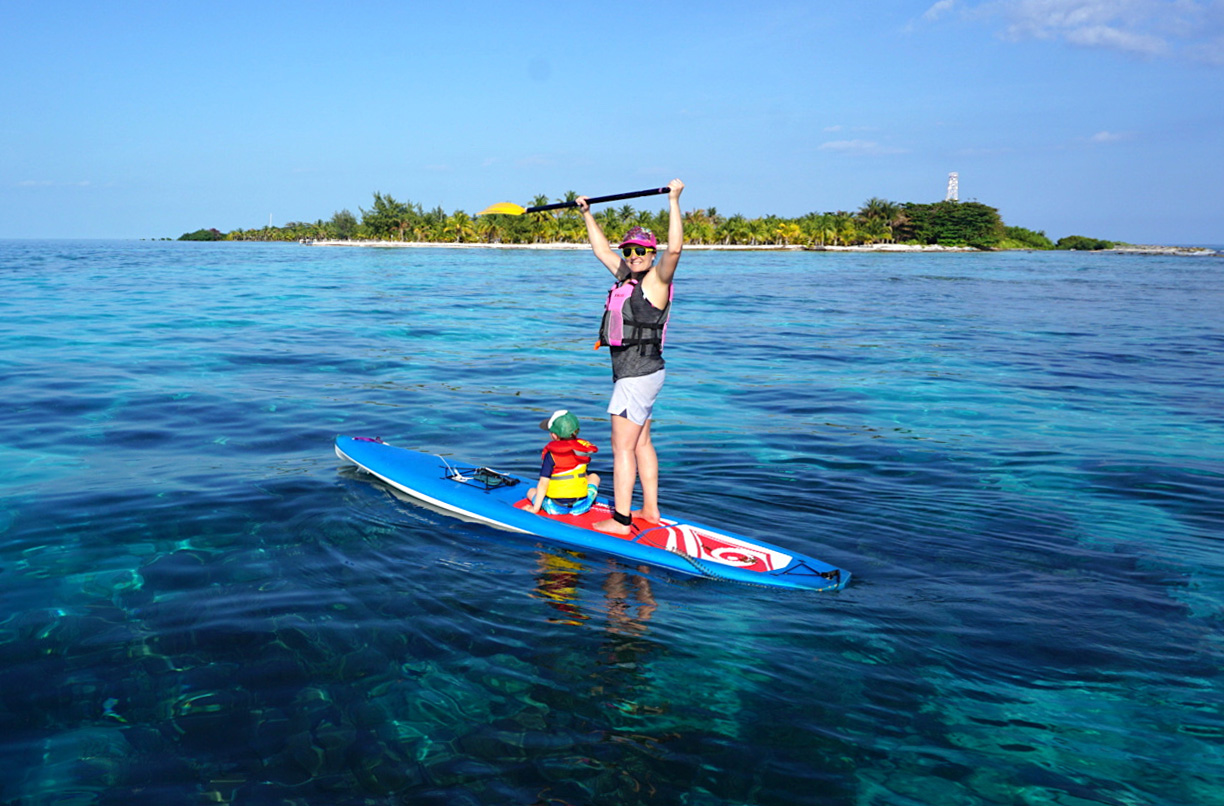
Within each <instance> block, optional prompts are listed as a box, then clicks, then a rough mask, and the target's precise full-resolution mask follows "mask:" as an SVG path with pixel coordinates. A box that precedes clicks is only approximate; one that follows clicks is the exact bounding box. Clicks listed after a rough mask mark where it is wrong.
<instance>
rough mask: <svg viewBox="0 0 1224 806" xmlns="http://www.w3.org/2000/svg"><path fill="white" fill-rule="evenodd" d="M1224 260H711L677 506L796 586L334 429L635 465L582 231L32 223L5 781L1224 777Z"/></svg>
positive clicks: (328, 785) (21, 792) (687, 377)
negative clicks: (816, 579)
mask: <svg viewBox="0 0 1224 806" xmlns="http://www.w3.org/2000/svg"><path fill="white" fill-rule="evenodd" d="M1222 270H1224V261H1222V260H1221V259H1220V258H1219V257H1157V256H1138V255H1109V254H1106V255H1101V254H1080V253H1055V254H1041V253H1034V254H998V255H990V254H986V255H976V254H975V255H962V254H946V255H870V254H868V255H852V254H828V253H798V254H796V253H763V254H744V253H717V252H695V251H694V252H690V253H688V254H686V255H685V258H684V261H683V263H682V267H681V270H680V272H681V273H680V275H679V277H680V282H679V285H678V290H677V304H676V313H675V317H674V319H673V324H672V327H671V330H670V331H669V356H668V361H669V364H668V383H667V387H666V388H665V390H664V396H663V399H662V400H661V402H660V405H659V408H658V409H657V410H656V433H655V441H656V444H657V445H658V448H659V451H660V456H661V463H662V473H663V478H662V483H661V492H662V499H663V502H664V506H665V508H666V509H667V510H669V511H671V512H673V513H675V514H677V515H685V516H689V517H693V518H696V519H699V520H701V521H704V522H707V523H711V524H719V525H722V526H725V527H727V528H729V529H733V530H736V531H740V532H743V533H746V534H749V535H755V536H758V537H761V538H764V539H767V540H770V541H772V542H775V543H778V544H780V545H782V546H785V547H792V548H794V549H796V550H799V551H802V552H806V553H809V554H812V555H814V556H816V557H819V558H820V559H823V560H825V561H827V562H830V563H833V564H835V565H838V566H841V567H844V568H847V569H849V570H850V571H851V572H853V574H854V578H853V580H852V582H851V584H850V586H849V587H848V588H846V589H845V590H844V591H842V592H839V593H835V594H803V593H794V592H787V591H777V590H766V589H758V588H751V587H743V586H736V585H731V584H726V583H718V582H712V581H707V580H700V579H693V578H687V577H676V576H670V575H668V574H663V573H659V572H658V571H657V570H650V569H634V568H627V567H623V566H619V565H617V564H616V563H614V562H612V561H610V560H608V559H607V558H603V557H596V556H582V555H576V554H569V553H566V552H563V551H560V550H556V549H552V548H549V547H548V546H545V545H538V544H536V543H535V542H533V541H532V540H530V539H527V538H523V537H517V536H512V535H507V534H504V533H500V532H497V531H495V530H492V529H488V528H485V527H482V526H478V525H473V524H469V523H463V522H460V521H456V520H451V519H448V518H446V517H444V516H441V515H438V514H435V513H433V512H431V511H429V510H426V509H421V508H418V507H416V506H414V505H413V504H411V503H409V502H407V501H404V500H401V499H400V498H398V497H396V496H395V495H393V494H391V493H390V492H389V491H388V490H387V489H386V488H384V487H382V486H380V485H378V484H376V483H374V482H372V481H370V480H369V479H368V478H366V477H363V476H361V475H359V474H358V473H356V472H354V471H353V470H352V469H350V468H344V467H342V466H340V464H339V463H338V461H337V460H336V459H335V457H334V455H333V453H332V444H331V443H332V439H333V438H334V436H335V435H336V434H339V433H350V434H359V435H368V436H381V437H383V438H384V439H386V440H388V441H390V442H393V443H395V444H399V445H403V446H405V447H412V448H417V449H421V450H428V451H432V452H437V453H443V454H446V455H448V456H455V457H458V458H461V459H471V460H475V461H479V462H484V463H488V464H492V465H493V466H496V467H499V468H502V469H505V470H511V471H516V472H521V473H524V474H530V473H532V472H533V471H534V468H535V459H536V457H537V456H538V450H539V446H540V443H541V432H540V431H539V430H538V429H537V428H536V423H537V422H538V421H539V420H540V419H541V417H542V416H544V415H545V414H547V413H548V412H551V411H552V410H553V409H556V408H561V407H567V408H570V409H572V410H574V411H575V412H576V413H578V414H580V415H581V417H582V419H583V422H584V431H583V434H584V436H586V437H588V438H591V439H593V440H594V441H595V442H597V443H598V444H600V445H601V446H604V448H605V451H607V450H608V449H607V425H606V421H605V419H604V415H603V414H602V411H603V406H604V403H605V399H606V395H607V393H608V389H609V380H610V379H609V376H610V371H609V368H608V366H607V364H606V361H607V357H606V354H603V353H596V352H594V351H593V350H592V349H591V346H592V344H593V342H594V336H595V332H594V331H595V329H596V325H597V322H598V308H599V306H600V304H601V303H602V300H603V296H604V292H605V290H606V280H605V277H606V274H605V273H604V272H603V270H602V269H601V268H599V267H598V265H597V264H596V263H595V261H594V259H593V258H591V257H590V255H589V254H586V253H583V252H531V251H485V250H472V251H466V250H464V251H460V250H442V249H400V250H391V249H387V250H371V249H322V248H305V247H299V246H296V245H260V244H227V243H222V244H180V243H141V242H13V241H10V242H0V289H2V290H3V294H0V373H2V377H3V379H4V381H3V405H0V426H2V427H3V438H2V441H0V444H2V445H3V452H2V453H0V605H2V607H0V803H3V804H23V805H24V804H74V805H75V804H95V803H96V804H145V803H148V804H166V803H198V802H202V801H203V802H230V803H235V804H287V803H293V804H366V803H425V804H430V803H437V804H443V803H445V804H507V803H522V804H536V803H539V804H638V803H641V804H673V803H683V804H703V805H705V804H710V805H711V806H712V805H713V804H720V805H721V804H727V805H732V804H736V805H737V804H837V805H839V806H840V804H855V805H856V806H869V805H870V806H892V805H893V804H932V805H933V806H934V805H938V806H943V805H944V804H958V805H963V804H1044V803H1056V804H1067V805H1070V806H1079V805H1080V804H1126V805H1127V806H1130V805H1131V804H1153V803H1160V804H1166V805H1168V806H1175V805H1177V804H1187V805H1189V804H1196V805H1198V806H1202V805H1204V804H1224V715H1222V712H1221V705H1222V704H1224V703H1222V700H1224V688H1222V683H1224V671H1222V665H1224V641H1222V639H1221V629H1220V628H1221V620H1222V617H1224V607H1222V605H1224V573H1222V571H1224V560H1222V559H1221V556H1222V551H1221V549H1224V503H1221V502H1224V403H1222V402H1221V396H1220V390H1221V388H1222V387H1224V368H1222V366H1221V361H1220V358H1219V356H1220V352H1221V350H1222V349H1224V316H1222V315H1221V313H1220V312H1221V311H1224V272H1222ZM601 469H603V470H604V472H605V473H608V474H609V475H610V465H608V466H605V467H603V468H601Z"/></svg>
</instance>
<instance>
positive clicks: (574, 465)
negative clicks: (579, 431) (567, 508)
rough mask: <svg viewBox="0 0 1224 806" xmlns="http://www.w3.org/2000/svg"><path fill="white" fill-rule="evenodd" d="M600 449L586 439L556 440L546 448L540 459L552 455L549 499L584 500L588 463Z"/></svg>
mask: <svg viewBox="0 0 1224 806" xmlns="http://www.w3.org/2000/svg"><path fill="white" fill-rule="evenodd" d="M598 450H599V448H597V447H596V446H594V445H592V444H591V443H589V442H587V441H586V440H585V439H578V438H573V439H554V440H553V441H552V442H550V443H548V444H547V445H545V446H544V450H542V451H541V452H540V458H541V459H542V458H544V456H545V455H546V454H550V453H551V454H552V459H553V471H552V476H550V477H549V480H548V493H547V495H548V497H549V498H582V497H583V496H585V495H586V494H587V472H586V470H587V463H588V462H590V461H591V454H593V453H595V452H597V451H598Z"/></svg>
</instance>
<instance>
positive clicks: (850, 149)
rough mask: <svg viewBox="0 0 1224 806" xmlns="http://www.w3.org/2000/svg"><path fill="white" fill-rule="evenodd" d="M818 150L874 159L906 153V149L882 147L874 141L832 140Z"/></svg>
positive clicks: (821, 145)
mask: <svg viewBox="0 0 1224 806" xmlns="http://www.w3.org/2000/svg"><path fill="white" fill-rule="evenodd" d="M817 148H818V150H820V151H836V152H839V153H841V154H848V155H852V156H871V157H874V156H880V155H882V154H904V153H906V150H905V149H904V148H896V147H894V146H884V145H880V144H879V143H877V142H875V141H874V140H830V141H829V142H827V143H821V144H820V145H819V146H818V147H817Z"/></svg>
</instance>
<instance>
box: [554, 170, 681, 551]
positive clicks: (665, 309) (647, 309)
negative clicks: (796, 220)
mask: <svg viewBox="0 0 1224 806" xmlns="http://www.w3.org/2000/svg"><path fill="white" fill-rule="evenodd" d="M668 188H669V190H668V194H667V199H668V205H669V213H670V215H669V221H668V227H667V248H666V250H664V252H663V255H662V256H661V257H659V261H658V265H655V258H656V256H657V253H658V242H657V240H656V239H655V236H654V233H652V232H651V231H650V230H647V229H642V228H641V227H634V228H633V229H631V230H629V232H628V233H626V234H625V237H624V239H623V240H622V241H621V243H620V247H619V250H620V251H616V250H614V249H613V248H612V245H611V244H610V243H609V242H608V239H607V236H605V235H604V232H603V229H602V228H600V226H599V222H597V221H596V220H595V217H594V216H593V215H591V206H590V205H589V204H588V203H587V199H586V197H585V196H579V197H578V198H577V199H576V201H577V203H578V209H579V210H581V211H582V220H583V221H584V222H586V228H587V237H588V239H589V240H590V243H591V249H592V251H594V252H595V257H597V258H598V259H599V262H600V263H602V264H604V266H606V267H607V268H608V271H610V272H612V275H613V276H614V277H615V278H616V284H615V285H613V287H612V291H611V292H610V293H609V294H608V302H607V305H606V306H605V310H604V321H603V325H602V326H601V327H600V333H599V337H600V342H601V343H602V344H605V345H607V346H608V347H609V349H610V350H611V352H612V382H613V388H612V400H611V402H610V403H609V404H608V413H609V414H611V415H612V469H613V476H612V486H613V489H614V491H615V512H614V513H613V515H612V517H611V518H609V519H607V520H602V521H599V522H598V523H596V524H595V528H596V529H599V530H600V531H604V532H611V533H613V534H622V535H627V534H629V532H630V530H631V527H632V524H633V515H632V513H631V511H630V510H631V508H632V501H633V487H634V484H635V483H636V481H637V480H638V479H641V482H642V509H641V511H640V512H639V513H638V514H639V515H640V516H641V517H642V518H644V519H645V520H648V521H651V522H658V520H659V459H658V457H657V456H656V455H655V449H654V445H653V444H651V441H650V420H651V412H652V410H653V408H654V403H655V400H656V399H657V398H658V396H659V390H661V389H662V388H663V378H664V374H665V372H664V369H663V337H664V334H665V333H666V330H667V318H668V315H669V314H670V311H671V297H672V278H673V277H674V276H675V274H676V265H677V264H678V263H679V262H680V252H681V250H682V249H683V248H684V219H683V218H682V216H681V214H680V193H681V191H683V190H684V183H683V182H681V181H680V180H679V179H673V180H672V181H671V182H670V183H668Z"/></svg>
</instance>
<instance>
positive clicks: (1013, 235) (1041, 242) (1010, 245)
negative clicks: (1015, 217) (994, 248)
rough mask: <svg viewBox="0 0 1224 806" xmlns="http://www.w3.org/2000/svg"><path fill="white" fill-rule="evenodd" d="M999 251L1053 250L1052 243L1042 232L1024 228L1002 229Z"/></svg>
mask: <svg viewBox="0 0 1224 806" xmlns="http://www.w3.org/2000/svg"><path fill="white" fill-rule="evenodd" d="M998 248H999V249H1053V248H1054V242H1053V241H1051V240H1050V239H1049V238H1047V237H1046V234H1045V233H1044V232H1033V231H1032V230H1031V229H1025V228H1024V227H1004V228H1003V240H1001V241H999V244H998Z"/></svg>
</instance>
